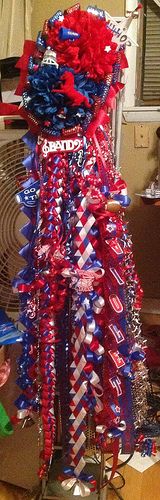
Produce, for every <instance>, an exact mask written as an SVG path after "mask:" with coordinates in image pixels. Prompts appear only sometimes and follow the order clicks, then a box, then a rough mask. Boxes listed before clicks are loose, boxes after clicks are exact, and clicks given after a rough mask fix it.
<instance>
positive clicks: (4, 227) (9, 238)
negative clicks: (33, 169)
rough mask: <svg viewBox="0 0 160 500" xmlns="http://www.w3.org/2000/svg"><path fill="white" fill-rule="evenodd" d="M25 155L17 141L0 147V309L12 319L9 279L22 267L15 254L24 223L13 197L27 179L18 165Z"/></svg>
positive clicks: (14, 301) (15, 304)
mask: <svg viewBox="0 0 160 500" xmlns="http://www.w3.org/2000/svg"><path fill="white" fill-rule="evenodd" d="M28 152H29V151H28V148H27V146H26V144H25V143H24V142H23V141H22V139H21V138H20V139H19V138H18V139H14V140H11V141H10V142H7V143H5V144H3V145H2V146H1V147H0V200H1V203H0V307H1V308H3V309H4V310H5V311H6V313H8V314H9V316H10V317H11V318H13V319H14V320H16V319H17V318H18V311H19V299H18V294H17V293H13V290H12V280H13V278H14V277H15V276H16V275H17V273H18V272H19V271H20V269H21V268H22V267H24V265H25V260H24V259H23V258H22V257H21V256H20V255H19V253H18V252H19V250H20V248H21V247H22V246H23V245H24V244H25V243H27V241H26V239H25V238H24V237H23V235H21V233H20V229H21V227H22V226H23V225H24V224H25V223H26V222H27V221H28V218H27V217H26V216H25V215H24V214H23V212H22V211H21V209H20V206H19V205H18V203H17V202H16V199H15V196H16V194H17V192H18V191H20V190H21V189H23V187H22V181H23V180H24V179H27V174H26V169H25V167H24V165H23V163H22V162H23V160H24V158H25V157H26V156H27V154H28Z"/></svg>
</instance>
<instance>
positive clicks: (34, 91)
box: [14, 4, 148, 496]
mask: <svg viewBox="0 0 160 500" xmlns="http://www.w3.org/2000/svg"><path fill="white" fill-rule="evenodd" d="M18 65H19V67H20V68H21V78H20V83H19V86H18V90H17V92H18V93H20V92H22V95H23V108H21V110H20V111H21V114H22V115H23V116H24V117H25V118H26V120H27V121H28V124H29V128H30V131H29V132H28V133H27V134H26V136H25V137H24V141H26V142H27V144H28V146H29V147H30V149H31V154H30V155H29V157H27V158H26V159H25V160H24V164H25V166H26V170H27V177H26V181H25V182H24V183H23V185H22V190H21V192H20V193H19V194H18V196H17V201H18V202H19V203H21V204H22V210H23V211H24V212H25V214H26V215H27V216H28V218H29V223H28V224H27V225H26V226H25V227H24V228H23V229H22V233H23V235H25V237H26V238H27V240H28V243H27V244H26V245H25V247H24V248H23V249H22V250H21V255H23V257H24V258H25V259H26V261H27V265H26V267H25V268H24V269H23V270H22V271H21V272H20V273H19V275H18V277H17V278H16V279H15V282H14V287H16V288H17V289H18V292H19V295H20V302H21V313H20V320H21V323H23V324H24V326H25V333H24V336H23V349H22V355H21V357H20V359H19V368H18V370H19V378H18V381H17V383H18V385H19V387H20V388H21V389H22V394H21V395H20V396H19V398H18V399H17V401H16V406H17V408H18V412H20V414H21V415H23V411H24V414H25V417H26V414H28V415H29V414H30V413H31V412H32V413H33V412H38V414H39V415H40V417H41V418H42V424H43V437H44V447H43V452H42V453H41V460H42V464H41V467H40V470H39V475H40V477H42V476H43V475H44V474H45V473H46V472H47V470H48V468H49V465H50V463H51V460H52V456H53V451H54V442H55V436H56V419H55V411H54V401H55V394H56V391H59V394H60V396H59V398H60V407H61V424H62V443H63V455H64V456H65V459H64V469H63V472H62V476H61V480H62V486H63V487H64V489H66V490H69V489H70V488H74V494H75V495H76V494H80V495H81V496H88V495H89V494H90V493H91V491H94V489H95V488H96V483H95V480H94V478H93V477H92V476H88V475H87V474H85V473H84V470H83V469H84V466H85V444H86V428H87V417H88V415H90V416H92V418H93V421H94V423H95V430H96V434H95V444H96V445H97V446H98V447H99V448H101V449H102V450H105V449H106V442H107V441H108V440H109V439H110V440H111V441H112V442H114V441H116V440H118V439H121V441H122V449H123V452H124V453H131V452H132V451H133V450H134V436H135V429H137V428H138V427H141V425H142V423H143V422H144V420H145V418H146V414H147V389H148V378H147V369H146V366H145V345H144V341H143V340H142V338H141V333H140V320H139V311H140V307H141V298H142V290H141V288H140V284H139V280H138V277H137V274H136V272H135V266H134V261H133V254H132V242H131V238H130V235H129V234H128V230H127V224H126V221H125V219H124V211H125V208H126V206H128V204H129V202H130V200H129V198H128V196H127V190H126V184H125V182H124V181H122V179H121V177H120V174H119V173H117V172H116V169H115V162H114V153H113V144H112V135H111V117H112V109H113V108H114V106H115V99H116V95H117V93H118V92H120V91H121V90H122V88H123V85H122V83H121V82H120V81H119V80H120V73H121V71H122V70H123V69H124V68H125V67H127V60H126V57H125V45H124V41H123V42H122V41H119V40H118V37H117V38H116V39H115V34H114V32H113V31H112V24H111V23H108V22H107V21H106V18H105V12H104V11H102V10H100V9H98V8H93V7H88V8H87V10H86V11H83V10H81V9H80V5H79V4H76V5H74V6H73V7H71V8H69V9H67V10H66V11H65V12H64V13H62V12H61V11H58V12H56V14H54V15H53V16H52V17H51V18H50V19H49V20H46V21H45V23H44V26H43V29H42V32H40V33H39V34H38V37H37V41H36V43H34V42H26V43H25V46H24V54H23V56H22V58H21V59H20V61H19V63H18ZM84 481H87V482H88V484H89V486H86V485H85V484H84Z"/></svg>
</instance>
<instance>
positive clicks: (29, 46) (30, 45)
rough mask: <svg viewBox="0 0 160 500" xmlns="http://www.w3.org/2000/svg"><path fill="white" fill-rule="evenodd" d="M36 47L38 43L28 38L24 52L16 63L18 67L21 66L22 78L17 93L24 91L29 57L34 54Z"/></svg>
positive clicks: (20, 93)
mask: <svg viewBox="0 0 160 500" xmlns="http://www.w3.org/2000/svg"><path fill="white" fill-rule="evenodd" d="M35 48H36V43H35V42H33V40H26V41H25V42H24V47H23V54H22V56H21V57H20V59H19V60H18V62H17V64H16V68H20V80H19V83H18V87H17V88H16V91H15V94H16V95H22V93H23V90H24V87H25V84H26V78H27V73H28V62H29V58H30V56H32V55H33V54H34V51H35Z"/></svg>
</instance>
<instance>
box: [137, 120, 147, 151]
mask: <svg viewBox="0 0 160 500" xmlns="http://www.w3.org/2000/svg"><path fill="white" fill-rule="evenodd" d="M134 147H135V148H149V127H148V125H146V124H142V123H138V124H136V125H135V127H134Z"/></svg>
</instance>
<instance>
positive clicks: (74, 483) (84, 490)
mask: <svg viewBox="0 0 160 500" xmlns="http://www.w3.org/2000/svg"><path fill="white" fill-rule="evenodd" d="M62 487H63V489H64V490H65V491H69V490H71V489H72V488H73V487H74V490H73V496H81V497H89V495H90V494H91V490H90V488H88V486H86V485H85V484H84V483H82V481H80V480H79V479H76V478H75V477H71V478H69V479H64V481H62Z"/></svg>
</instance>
